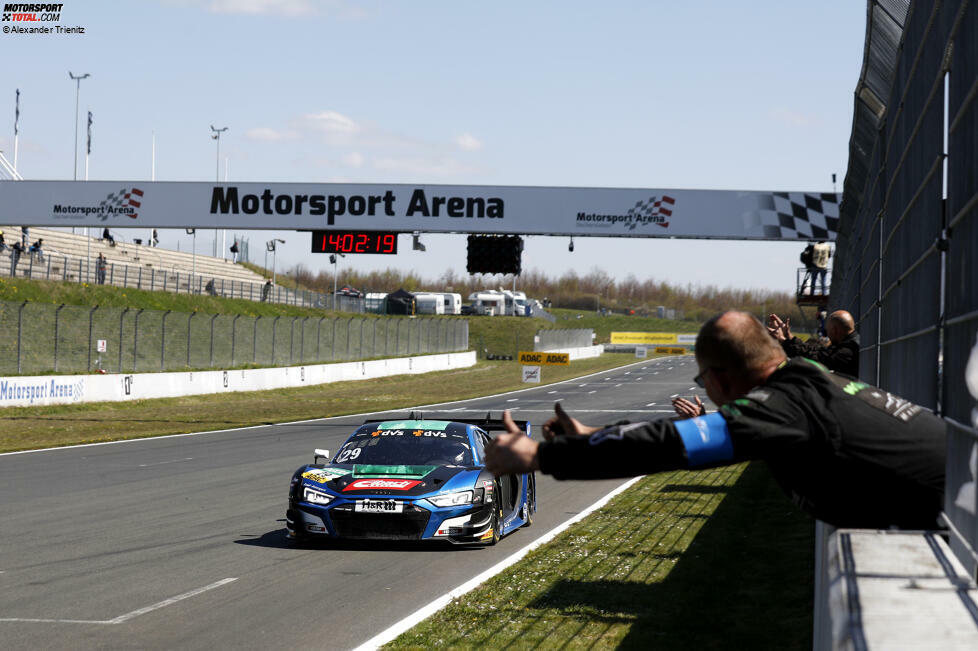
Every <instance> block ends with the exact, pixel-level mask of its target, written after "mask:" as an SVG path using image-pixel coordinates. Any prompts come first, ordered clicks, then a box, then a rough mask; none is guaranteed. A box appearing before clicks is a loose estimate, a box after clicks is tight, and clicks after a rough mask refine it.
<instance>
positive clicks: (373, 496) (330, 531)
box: [285, 413, 536, 545]
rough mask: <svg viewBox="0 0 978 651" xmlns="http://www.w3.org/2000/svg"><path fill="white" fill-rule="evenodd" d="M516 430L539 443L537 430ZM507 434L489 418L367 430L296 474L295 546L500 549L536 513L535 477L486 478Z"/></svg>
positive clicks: (408, 422) (415, 420) (395, 423)
mask: <svg viewBox="0 0 978 651" xmlns="http://www.w3.org/2000/svg"><path fill="white" fill-rule="evenodd" d="M516 424H517V426H518V427H519V428H520V429H521V430H523V431H524V432H526V435H527V436H529V435H530V424H529V422H527V421H516ZM504 429H505V428H504V427H503V424H502V421H501V420H498V419H496V420H493V419H490V418H489V415H487V416H486V418H485V419H479V420H466V419H456V418H453V419H452V420H436V419H431V418H427V419H426V418H423V417H422V416H421V415H420V414H415V413H411V415H410V416H409V417H408V418H406V419H404V420H384V421H367V422H365V423H364V424H363V425H361V426H360V427H359V428H357V430H356V431H355V432H353V434H351V435H350V437H349V438H348V439H347V440H346V442H345V443H343V445H342V446H341V447H340V449H339V450H338V451H337V452H336V455H335V456H334V457H333V458H332V459H331V460H330V462H329V463H325V464H323V463H319V461H320V458H324V459H329V452H328V451H326V450H316V451H315V455H316V456H315V458H314V463H312V464H310V465H305V466H302V467H300V468H299V469H298V470H296V471H295V474H294V475H292V484H291V486H290V488H289V508H288V511H287V512H286V518H285V519H286V527H287V528H288V535H289V538H291V539H293V540H294V541H296V542H297V543H301V542H304V541H310V540H315V539H321V540H335V539H373V540H447V541H449V542H453V543H475V544H484V545H494V544H496V542H498V541H499V539H500V538H501V537H502V536H505V535H506V534H508V533H510V532H511V531H513V530H515V529H518V528H519V527H524V526H528V525H530V524H531V523H532V521H533V514H534V512H535V511H536V481H535V476H534V475H533V474H532V473H531V474H525V475H509V476H506V477H500V478H498V479H497V478H495V477H493V476H492V474H491V473H489V472H487V471H486V469H485V448H486V445H488V443H489V442H490V441H491V440H492V436H493V434H494V433H496V432H499V431H502V430H504Z"/></svg>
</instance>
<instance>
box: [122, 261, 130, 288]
mask: <svg viewBox="0 0 978 651" xmlns="http://www.w3.org/2000/svg"><path fill="white" fill-rule="evenodd" d="M122 286H123V287H125V288H127V289H128V288H129V265H126V266H125V267H123V268H122Z"/></svg>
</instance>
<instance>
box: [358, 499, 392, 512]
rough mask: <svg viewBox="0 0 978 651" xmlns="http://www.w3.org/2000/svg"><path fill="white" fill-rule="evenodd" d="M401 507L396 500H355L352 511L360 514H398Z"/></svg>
mask: <svg viewBox="0 0 978 651" xmlns="http://www.w3.org/2000/svg"><path fill="white" fill-rule="evenodd" d="M402 506H403V505H402V504H401V503H400V502H398V501H397V500H357V503H356V506H354V510H355V511H360V512H361V513H400V512H401V509H402Z"/></svg>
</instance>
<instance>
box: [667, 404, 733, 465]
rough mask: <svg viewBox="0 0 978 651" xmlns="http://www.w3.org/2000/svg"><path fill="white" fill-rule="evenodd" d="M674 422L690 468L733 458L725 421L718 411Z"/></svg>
mask: <svg viewBox="0 0 978 651" xmlns="http://www.w3.org/2000/svg"><path fill="white" fill-rule="evenodd" d="M674 424H675V426H676V431H678V432H679V438H681V439H682V440H683V445H684V446H685V447H686V459H687V461H688V462H689V467H690V468H699V467H701V466H711V465H714V464H719V463H724V462H727V461H732V460H733V458H734V451H733V441H731V440H730V430H729V429H727V421H726V420H724V418H723V416H722V415H720V412H713V413H712V414H709V415H707V416H697V417H696V418H688V419H685V420H677V421H674Z"/></svg>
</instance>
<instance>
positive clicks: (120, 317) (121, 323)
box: [118, 307, 129, 373]
mask: <svg viewBox="0 0 978 651" xmlns="http://www.w3.org/2000/svg"><path fill="white" fill-rule="evenodd" d="M128 311H129V308H128V307H127V308H126V309H124V310H123V311H122V313H121V314H120V315H119V371H118V372H119V373H122V327H123V325H124V323H125V322H124V319H125V318H126V312H128Z"/></svg>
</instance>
